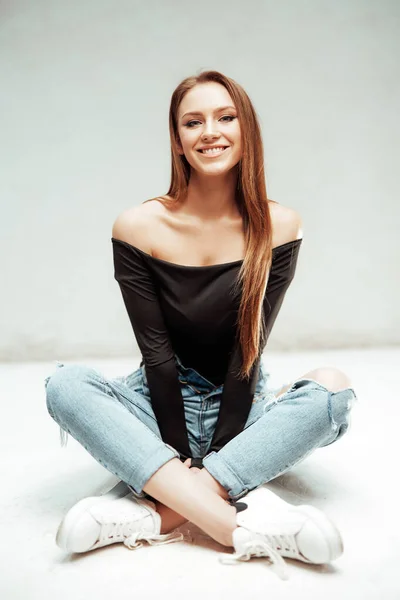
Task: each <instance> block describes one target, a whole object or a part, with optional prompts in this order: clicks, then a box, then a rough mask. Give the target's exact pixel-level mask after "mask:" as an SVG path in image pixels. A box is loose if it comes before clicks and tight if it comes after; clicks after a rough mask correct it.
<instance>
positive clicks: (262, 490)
mask: <svg viewBox="0 0 400 600" xmlns="http://www.w3.org/2000/svg"><path fill="white" fill-rule="evenodd" d="M233 506H235V508H236V510H237V511H238V513H237V515H236V522H237V524H238V527H237V529H235V531H234V532H233V536H232V538H233V544H234V549H235V551H236V553H235V554H232V555H231V556H226V555H224V554H222V555H221V556H220V557H219V560H220V562H222V563H225V564H228V563H236V562H237V561H243V560H249V559H250V558H251V557H253V556H255V557H260V556H264V557H268V558H270V559H271V562H272V563H275V564H276V565H277V567H278V569H279V571H280V574H281V576H282V578H283V579H288V572H287V569H286V564H285V561H284V560H283V558H282V557H283V556H285V557H287V558H293V559H296V560H301V561H303V562H305V563H312V564H324V563H327V562H330V561H332V560H334V559H336V558H338V557H339V556H340V555H341V554H342V553H343V540H342V537H341V535H340V533H339V531H338V529H337V528H336V526H335V525H334V524H333V523H332V521H331V520H330V519H329V518H328V517H327V516H326V515H325V514H324V513H323V512H322V511H321V510H319V509H317V508H315V507H313V506H309V505H307V504H302V505H300V506H293V505H292V504H289V503H288V502H285V500H282V498H280V497H279V496H277V495H276V494H274V492H272V491H271V490H270V489H268V488H266V487H259V488H256V489H255V490H252V491H251V492H249V493H248V494H247V495H246V496H245V497H244V498H243V499H241V500H240V501H239V502H235V503H233Z"/></svg>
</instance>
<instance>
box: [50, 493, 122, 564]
mask: <svg viewBox="0 0 400 600" xmlns="http://www.w3.org/2000/svg"><path fill="white" fill-rule="evenodd" d="M130 493H131V491H130V490H129V488H128V487H127V485H126V484H125V483H124V482H122V481H121V483H119V484H117V485H116V486H115V487H114V488H112V489H111V490H110V491H109V492H107V493H105V494H103V495H102V496H89V497H88V498H83V499H82V500H79V502H77V503H76V504H74V506H73V507H72V508H70V509H69V511H68V512H67V514H66V515H65V517H64V518H63V520H62V521H61V523H60V525H59V527H58V530H57V534H56V544H57V546H58V547H59V548H62V549H63V550H67V551H68V552H88V551H89V550H90V549H91V548H87V549H86V550H76V549H75V548H74V546H73V544H72V541H73V540H72V539H70V538H71V536H70V532H71V530H72V528H73V526H74V524H75V523H76V521H77V520H78V519H79V517H80V516H81V515H82V514H83V513H85V512H86V511H87V510H88V508H91V507H92V506H96V505H98V504H103V503H104V502H110V500H114V499H117V498H123V497H124V496H127V495H128V494H130Z"/></svg>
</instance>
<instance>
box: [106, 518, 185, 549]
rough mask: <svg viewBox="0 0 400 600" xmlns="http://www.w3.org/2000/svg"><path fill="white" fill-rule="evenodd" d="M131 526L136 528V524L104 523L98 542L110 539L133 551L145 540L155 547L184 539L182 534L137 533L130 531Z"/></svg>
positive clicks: (122, 522) (140, 531)
mask: <svg viewBox="0 0 400 600" xmlns="http://www.w3.org/2000/svg"><path fill="white" fill-rule="evenodd" d="M142 522H143V520H142V519H141V522H140V525H141V524H142ZM132 526H134V527H135V528H136V527H137V522H136V523H134V524H132V522H129V521H127V522H125V521H120V522H119V523H115V522H114V523H104V524H103V525H102V527H101V532H100V536H99V541H100V542H101V543H103V542H105V541H108V540H109V539H111V538H112V539H114V540H115V541H116V542H123V543H124V544H125V546H127V547H128V548H129V549H130V550H134V549H135V548H140V547H141V546H143V543H142V542H139V541H138V540H146V541H147V542H148V543H149V544H150V545H152V546H155V545H161V544H170V543H172V542H179V541H181V540H183V538H184V536H183V534H182V533H179V532H171V533H165V534H157V533H151V532H150V531H145V530H143V529H139V531H132Z"/></svg>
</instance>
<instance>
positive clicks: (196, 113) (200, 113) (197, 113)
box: [181, 106, 235, 119]
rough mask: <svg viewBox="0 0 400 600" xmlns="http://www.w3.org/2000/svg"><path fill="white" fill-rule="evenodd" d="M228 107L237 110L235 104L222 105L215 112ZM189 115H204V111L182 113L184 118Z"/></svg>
mask: <svg viewBox="0 0 400 600" xmlns="http://www.w3.org/2000/svg"><path fill="white" fill-rule="evenodd" d="M227 108H233V110H235V107H234V106H220V107H219V108H216V109H215V110H214V112H215V113H216V112H220V111H221V110H226V109H227ZM188 115H200V116H202V115H203V113H202V112H200V111H191V112H187V113H185V114H184V115H182V117H181V119H184V118H185V117H187V116H188Z"/></svg>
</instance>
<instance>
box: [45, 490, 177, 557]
mask: <svg viewBox="0 0 400 600" xmlns="http://www.w3.org/2000/svg"><path fill="white" fill-rule="evenodd" d="M118 485H120V484H118ZM117 487H118V486H117ZM155 508H156V506H155V504H154V502H152V501H151V500H149V499H146V498H140V499H139V498H136V497H135V496H134V495H133V494H132V493H131V492H129V493H126V490H125V495H124V496H122V497H120V494H118V493H116V492H115V488H114V489H113V490H110V492H108V493H107V494H104V495H103V496H92V497H89V498H84V499H83V500H80V501H79V502H77V504H75V505H74V506H73V507H72V508H71V509H70V510H69V511H68V513H67V514H66V516H65V517H64V519H63V520H62V522H61V524H60V526H59V528H58V531H57V535H56V543H57V545H58V546H59V547H60V548H62V549H63V550H67V551H68V552H88V551H89V550H95V549H96V548H101V547H102V546H109V545H110V544H116V543H118V542H122V543H123V544H124V545H125V546H127V547H128V548H129V549H130V550H133V549H135V548H139V547H140V546H143V543H142V542H139V541H138V540H146V541H147V542H148V543H149V544H151V545H157V544H169V543H171V542H178V541H181V540H182V539H183V538H184V536H183V534H182V533H178V532H171V533H167V534H163V535H161V534H160V529H161V517H160V515H159V514H158V513H157V511H156V510H155Z"/></svg>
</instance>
